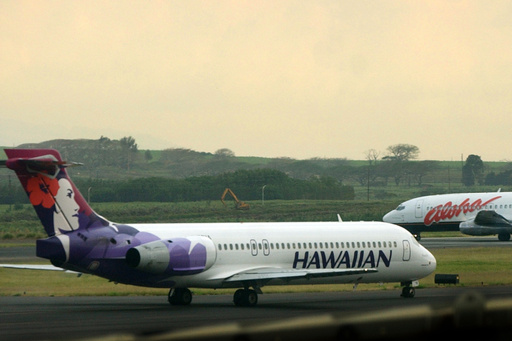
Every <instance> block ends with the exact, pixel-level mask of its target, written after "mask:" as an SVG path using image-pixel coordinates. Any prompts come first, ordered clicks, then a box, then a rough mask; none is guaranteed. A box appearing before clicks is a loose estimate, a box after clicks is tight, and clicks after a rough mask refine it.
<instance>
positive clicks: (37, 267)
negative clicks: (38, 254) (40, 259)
mask: <svg viewBox="0 0 512 341" xmlns="http://www.w3.org/2000/svg"><path fill="white" fill-rule="evenodd" d="M0 268H5V269H22V270H44V271H65V272H71V273H77V272H76V271H71V270H66V269H63V268H59V267H56V266H53V265H50V264H48V265H45V264H40V265H36V264H0Z"/></svg>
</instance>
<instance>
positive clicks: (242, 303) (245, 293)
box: [233, 289, 258, 307]
mask: <svg viewBox="0 0 512 341" xmlns="http://www.w3.org/2000/svg"><path fill="white" fill-rule="evenodd" d="M233 303H235V305H236V306H237V307H254V306H255V305H256V304H257V303H258V293H257V292H256V290H252V289H238V290H237V291H235V294H234V295H233Z"/></svg>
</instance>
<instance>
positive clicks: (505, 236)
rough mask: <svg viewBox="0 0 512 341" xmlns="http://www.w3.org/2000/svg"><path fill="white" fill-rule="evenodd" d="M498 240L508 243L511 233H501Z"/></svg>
mask: <svg viewBox="0 0 512 341" xmlns="http://www.w3.org/2000/svg"><path fill="white" fill-rule="evenodd" d="M498 239H499V240H501V241H502V242H507V241H509V240H510V233H507V232H503V233H500V234H498Z"/></svg>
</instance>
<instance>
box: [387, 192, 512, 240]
mask: <svg viewBox="0 0 512 341" xmlns="http://www.w3.org/2000/svg"><path fill="white" fill-rule="evenodd" d="M482 211H492V212H495V213H497V214H499V215H500V216H502V217H504V218H506V219H508V220H510V219H511V218H512V193H511V192H486V193H454V194H440V195H429V196H423V197H418V198H414V199H411V200H408V201H405V202H403V203H401V204H400V205H398V207H397V208H396V209H394V210H393V211H390V212H388V213H387V214H386V215H384V217H383V221H385V222H389V223H394V224H397V225H400V226H402V227H404V228H406V229H407V230H408V231H409V232H411V233H412V234H419V233H421V232H439V231H459V230H460V231H461V232H463V233H466V234H470V235H490V234H498V233H500V232H499V231H500V230H499V229H496V228H490V227H485V228H484V227H482V226H478V227H474V228H469V227H466V228H464V225H461V224H464V223H466V222H468V221H471V220H473V219H475V217H476V216H477V214H478V213H479V212H482ZM461 226H462V227H461Z"/></svg>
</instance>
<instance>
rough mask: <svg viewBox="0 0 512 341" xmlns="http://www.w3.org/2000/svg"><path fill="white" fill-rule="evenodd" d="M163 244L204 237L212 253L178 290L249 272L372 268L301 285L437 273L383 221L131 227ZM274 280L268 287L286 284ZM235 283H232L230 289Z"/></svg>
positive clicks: (425, 255) (407, 238) (412, 243)
mask: <svg viewBox="0 0 512 341" xmlns="http://www.w3.org/2000/svg"><path fill="white" fill-rule="evenodd" d="M131 226H133V227H135V228H137V229H138V230H139V231H141V232H150V233H152V234H154V235H156V236H158V237H159V238H161V239H162V240H165V239H172V238H176V237H191V236H202V237H208V238H210V239H211V240H212V242H213V244H214V246H215V249H216V259H215V262H214V264H213V265H212V266H211V267H210V268H209V269H208V270H206V271H204V272H201V273H199V274H194V275H189V276H175V277H173V278H172V280H173V281H175V282H176V283H177V285H178V286H187V287H209V288H220V287H229V286H230V284H229V282H226V281H225V280H226V279H229V278H230V277H231V276H233V275H236V274H237V273H240V272H247V271H250V270H251V269H253V270H257V269H262V268H265V269H271V268H275V269H276V271H290V270H301V269H308V270H314V269H326V270H327V269H345V268H354V269H355V268H376V269H377V270H378V271H377V272H374V273H368V274H357V275H343V276H330V277H321V278H314V279H304V280H298V281H297V280H294V281H293V282H292V284H301V283H311V284H313V283H350V282H358V283H359V282H362V283H364V282H373V283H376V282H395V281H399V282H406V281H414V280H417V279H420V278H423V277H425V276H427V275H429V274H430V273H432V272H433V271H434V270H435V267H436V261H435V258H434V256H433V255H432V254H431V253H430V252H429V251H428V250H426V249H425V248H424V247H422V246H421V245H420V244H418V242H417V241H416V240H415V239H414V237H413V236H412V235H411V234H410V233H409V232H407V231H406V230H404V229H403V228H401V227H399V226H396V225H392V224H387V223H382V222H354V223H351V222H309V223H215V224H147V225H146V224H134V225H131ZM287 283H288V281H287V280H285V279H282V280H273V281H272V282H271V283H270V284H287ZM236 286H237V285H235V284H233V287H236Z"/></svg>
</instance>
